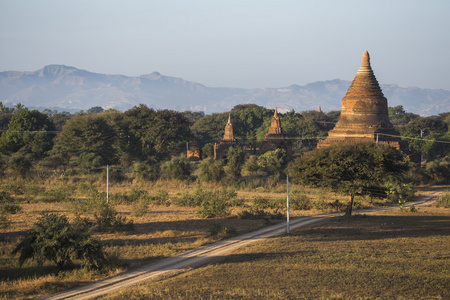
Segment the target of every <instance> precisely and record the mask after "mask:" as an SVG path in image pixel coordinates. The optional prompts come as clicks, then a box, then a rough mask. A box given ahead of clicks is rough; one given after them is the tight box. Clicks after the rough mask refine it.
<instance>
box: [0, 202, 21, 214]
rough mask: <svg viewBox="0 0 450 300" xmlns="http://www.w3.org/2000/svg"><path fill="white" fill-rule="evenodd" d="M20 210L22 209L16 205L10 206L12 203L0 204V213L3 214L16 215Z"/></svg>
mask: <svg viewBox="0 0 450 300" xmlns="http://www.w3.org/2000/svg"><path fill="white" fill-rule="evenodd" d="M21 210H22V207H20V206H19V205H17V204H12V203H2V204H0V213H5V214H12V215H14V214H17V213H18V212H20V211H21Z"/></svg>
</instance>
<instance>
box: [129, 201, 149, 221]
mask: <svg viewBox="0 0 450 300" xmlns="http://www.w3.org/2000/svg"><path fill="white" fill-rule="evenodd" d="M147 211H148V201H147V200H145V199H140V200H139V201H137V202H135V203H133V205H132V206H131V214H132V215H133V216H136V217H142V216H143V215H144V214H146V213H147Z"/></svg>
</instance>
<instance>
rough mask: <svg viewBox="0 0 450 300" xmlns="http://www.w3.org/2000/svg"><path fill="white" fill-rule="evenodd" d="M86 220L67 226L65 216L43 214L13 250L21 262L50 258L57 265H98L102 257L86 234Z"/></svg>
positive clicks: (97, 244)
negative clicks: (75, 263)
mask: <svg viewBox="0 0 450 300" xmlns="http://www.w3.org/2000/svg"><path fill="white" fill-rule="evenodd" d="M87 225H88V224H87V223H86V222H78V223H77V224H75V225H71V224H70V223H69V222H68V221H67V218H66V217H65V216H58V215H56V214H53V213H52V214H48V213H45V214H44V215H43V216H42V217H41V218H39V219H38V222H37V223H36V224H35V225H34V227H33V228H32V229H31V230H30V231H29V232H28V233H27V234H26V235H25V237H24V238H23V239H22V241H21V242H20V243H19V244H18V245H17V247H16V248H15V249H14V250H13V253H19V254H20V256H19V263H20V265H22V264H23V263H24V262H25V261H27V260H28V259H34V260H36V261H37V262H38V263H39V264H42V263H44V262H45V261H52V262H53V263H55V264H56V265H57V266H58V267H59V268H62V267H64V266H67V265H71V264H72V263H73V262H74V261H76V260H81V262H82V264H83V265H86V266H90V267H97V268H98V267H100V266H101V265H102V263H103V262H104V260H105V256H104V254H103V251H102V245H101V243H100V242H99V241H98V240H96V239H94V238H92V237H91V236H90V234H89V233H88V232H89V228H88V226H87Z"/></svg>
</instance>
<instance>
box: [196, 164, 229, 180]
mask: <svg viewBox="0 0 450 300" xmlns="http://www.w3.org/2000/svg"><path fill="white" fill-rule="evenodd" d="M224 175H225V171H224V169H223V163H222V161H221V160H214V159H212V158H207V159H205V160H203V161H202V163H201V165H200V170H199V173H198V179H199V180H200V181H201V182H209V181H216V182H218V181H220V180H221V179H222V178H223V176H224Z"/></svg>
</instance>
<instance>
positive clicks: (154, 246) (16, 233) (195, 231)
mask: <svg viewBox="0 0 450 300" xmlns="http://www.w3.org/2000/svg"><path fill="white" fill-rule="evenodd" d="M7 183H8V182H7V181H3V182H0V187H1V186H4V185H5V184H7ZM13 183H14V185H16V186H22V187H25V186H27V185H29V184H34V185H37V186H39V187H41V188H44V189H51V188H55V187H57V186H59V185H63V186H65V187H69V188H71V189H74V190H76V189H77V187H78V186H79V184H80V183H83V184H90V185H92V186H94V187H95V188H96V189H97V190H98V191H100V192H103V191H106V185H105V183H104V182H103V181H102V180H100V179H98V178H97V177H93V176H87V175H77V176H74V177H70V178H66V177H51V178H47V179H46V180H44V181H42V180H41V181H40V180H37V179H36V180H29V181H15V182H13ZM199 187H201V188H202V189H204V190H220V189H222V185H221V184H213V183H210V184H199V183H196V182H194V183H192V182H191V183H187V182H183V181H164V180H160V181H157V182H150V183H149V182H142V181H133V182H124V183H120V184H111V186H110V193H119V192H125V191H130V190H131V189H132V188H134V189H141V190H145V191H148V192H149V193H150V194H151V195H154V194H155V193H156V191H158V190H160V189H164V190H166V191H167V192H168V193H169V197H176V196H178V195H179V194H180V193H182V192H189V193H193V192H194V191H195V190H196V189H197V188H199ZM285 189H286V187H285V185H284V184H283V183H280V184H279V185H277V186H274V187H270V188H265V187H262V188H258V189H255V190H249V189H246V188H244V189H241V190H237V191H236V192H237V197H238V198H240V199H243V200H244V201H245V203H246V205H247V207H235V208H233V215H232V216H231V217H229V218H223V219H215V220H205V219H201V218H198V217H197V216H196V215H195V210H196V209H195V208H189V207H177V206H173V205H172V206H150V207H149V209H148V211H147V212H145V213H144V214H143V215H142V216H139V217H136V216H134V215H132V213H131V211H132V205H115V208H116V209H117V211H118V212H119V213H120V215H122V216H125V217H127V219H132V220H133V222H134V224H135V228H136V229H135V231H133V232H130V233H97V234H96V235H95V236H96V237H97V238H99V239H100V240H102V241H103V243H104V245H105V246H104V250H105V252H106V253H108V255H109V257H110V258H111V261H112V264H111V265H110V267H108V268H106V269H104V270H102V271H96V270H85V269H80V268H74V269H70V270H65V271H59V270H57V269H56V268H55V267H53V266H51V265H48V264H47V265H44V266H38V265H36V264H35V263H34V262H27V263H26V264H25V265H24V266H23V267H21V268H19V266H18V263H17V256H11V255H10V252H11V250H12V249H13V248H14V247H15V245H16V244H17V243H18V241H19V240H20V238H21V236H22V235H23V233H24V232H25V231H26V230H28V229H30V228H31V227H32V226H33V224H34V223H35V222H36V220H37V218H38V217H39V216H40V214H41V212H43V211H48V212H54V213H58V214H65V215H67V216H68V218H69V220H73V218H74V217H75V213H74V212H73V210H72V209H71V206H70V205H69V204H68V203H66V202H56V203H42V202H39V197H31V198H27V197H26V196H24V195H13V196H14V197H15V199H16V203H19V205H20V206H21V207H22V211H21V212H20V213H18V214H15V215H11V216H10V217H9V218H10V221H11V225H10V227H8V228H6V229H0V291H1V292H0V297H3V298H5V299H9V298H27V297H35V296H39V295H46V294H50V293H54V292H56V291H60V290H64V289H68V288H70V287H75V286H78V285H82V284H85V283H88V282H93V281H96V280H99V279H102V278H105V277H108V276H112V275H114V274H117V273H119V272H122V271H125V270H127V269H129V268H133V267H136V266H139V265H142V264H143V263H147V262H151V261H154V260H157V259H160V258H163V257H169V256H173V255H176V254H179V253H181V252H184V251H187V250H189V249H193V248H197V247H200V246H202V245H204V244H207V243H211V242H213V241H216V240H218V239H221V238H223V235H220V234H219V235H217V236H212V235H211V234H210V226H211V224H212V223H213V222H221V223H222V224H223V225H224V226H226V227H227V228H232V229H235V231H236V234H240V233H243V232H247V231H251V230H255V229H257V228H260V227H262V226H265V225H267V223H266V221H264V220H261V219H258V220H245V219H239V218H237V217H236V214H237V213H238V212H239V211H242V210H243V209H247V208H248V206H250V202H251V200H252V199H253V198H254V197H262V198H264V199H268V200H270V199H283V198H284V199H285V196H286V195H285V192H286V190H285ZM291 190H292V191H295V190H297V191H301V192H302V193H305V194H306V195H308V197H309V198H310V199H311V200H312V201H316V200H324V201H327V202H332V201H335V200H336V199H339V200H340V201H341V202H346V197H345V196H341V195H338V194H335V193H330V192H325V191H320V190H314V189H309V188H304V187H299V186H292V187H291ZM72 197H74V198H76V199H78V198H80V199H85V198H87V197H88V196H87V195H86V194H85V193H81V192H79V191H75V192H74V194H73V195H72ZM75 201H78V200H75ZM366 205H368V206H373V205H375V204H374V203H372V204H371V203H366ZM318 212H321V211H316V210H309V211H291V216H292V217H294V216H299V215H310V214H316V213H318ZM82 216H86V217H90V218H92V214H90V213H84V215H82Z"/></svg>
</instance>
